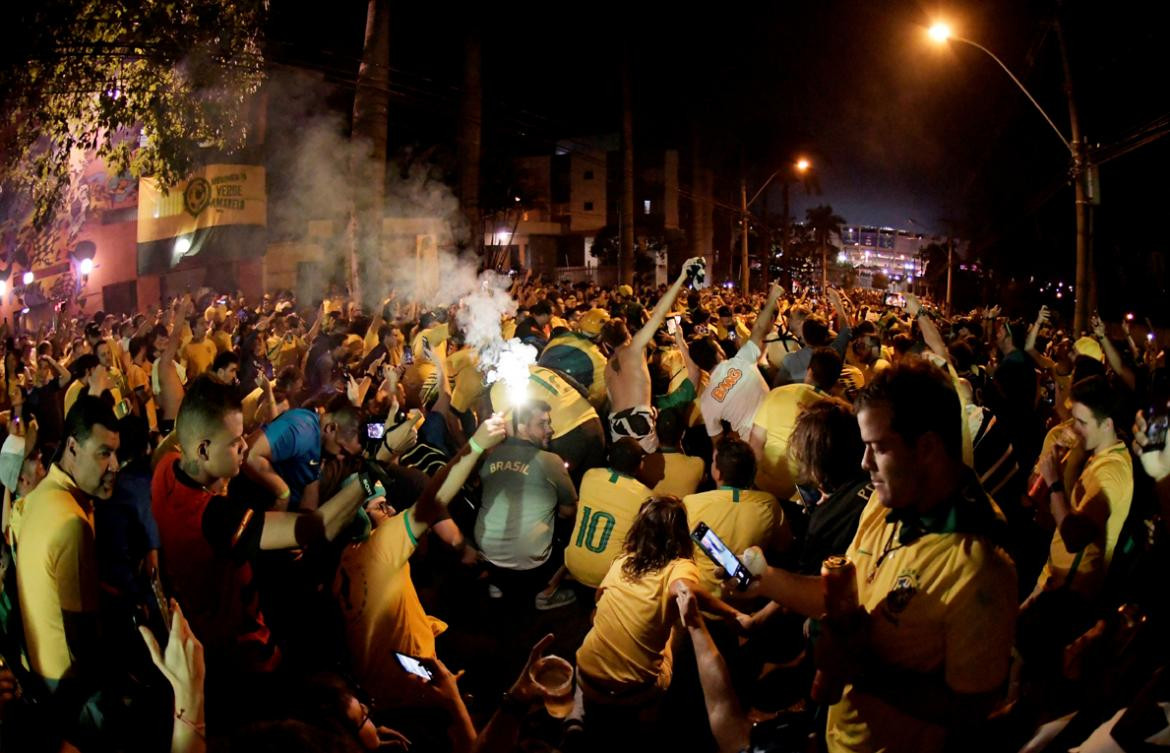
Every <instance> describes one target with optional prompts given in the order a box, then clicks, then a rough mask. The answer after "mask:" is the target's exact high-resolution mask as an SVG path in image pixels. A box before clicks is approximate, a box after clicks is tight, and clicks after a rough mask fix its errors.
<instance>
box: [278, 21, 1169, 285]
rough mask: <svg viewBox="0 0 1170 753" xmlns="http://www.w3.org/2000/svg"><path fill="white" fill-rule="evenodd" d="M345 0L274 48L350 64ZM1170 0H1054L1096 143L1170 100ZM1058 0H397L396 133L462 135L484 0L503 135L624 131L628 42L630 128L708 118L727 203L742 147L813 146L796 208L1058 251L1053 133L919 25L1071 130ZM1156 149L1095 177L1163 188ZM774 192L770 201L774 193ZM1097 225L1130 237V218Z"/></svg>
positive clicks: (755, 175)
mask: <svg viewBox="0 0 1170 753" xmlns="http://www.w3.org/2000/svg"><path fill="white" fill-rule="evenodd" d="M348 5H349V4H346V3H341V4H338V7H337V12H336V13H334V14H333V15H323V14H321V13H320V12H319V9H308V10H304V11H302V10H299V9H298V7H297V6H294V5H290V4H287V3H281V2H279V1H278V2H275V3H274V4H273V21H272V28H271V31H270V38H271V39H272V40H273V41H274V43H279V44H274V50H275V51H277V54H276V56H277V57H283V58H285V59H300V60H309V61H312V62H314V63H315V64H318V65H323V66H326V67H329V68H330V69H331V70H336V71H338V72H339V76H342V77H344V75H346V74H345V73H344V72H345V71H346V70H353V69H354V68H355V67H356V59H357V56H358V55H359V54H360V49H361V38H362V32H363V27H364V15H365V8H364V5H360V4H353V5H354V7H347V6H348ZM1164 5H1167V4H1165V3H1154V2H1137V1H1136V0H1113V1H1110V2H1106V1H1105V0H1083V1H1079V2H1078V1H1076V0H1066V1H1065V3H1064V6H1063V7H1062V8H1061V10H1060V16H1061V18H1062V19H1063V20H1064V23H1065V30H1066V37H1067V39H1068V46H1069V49H1070V56H1071V61H1072V69H1073V77H1074V83H1075V86H1076V96H1077V100H1078V104H1079V106H1080V110H1081V120H1082V122H1083V125H1084V130H1085V133H1086V135H1087V136H1088V137H1089V139H1090V141H1092V142H1100V143H1102V144H1106V145H1109V144H1113V143H1115V142H1117V141H1118V140H1119V139H1121V138H1123V137H1124V136H1126V135H1127V134H1130V133H1132V132H1133V131H1134V130H1135V129H1137V128H1138V127H1139V126H1142V125H1143V124H1147V123H1149V122H1151V121H1152V120H1153V119H1155V118H1157V117H1159V116H1165V115H1167V114H1170V95H1168V94H1167V92H1170V80H1168V79H1170V74H1168V71H1170V66H1168V65H1167V64H1166V62H1165V60H1164V59H1163V58H1162V53H1161V50H1162V49H1163V44H1162V40H1161V36H1162V35H1163V34H1164V29H1165V20H1166V19H1165V18H1162V17H1161V16H1160V15H1159V13H1161V14H1162V15H1165V11H1160V10H1159V9H1161V8H1162V7H1163V6H1164ZM359 6H360V7H359ZM1057 6H1058V2H1057V0H949V1H948V2H945V3H940V2H916V1H915V0H819V1H818V0H787V1H785V2H774V3H759V4H757V3H717V4H702V5H699V6H694V7H691V6H686V5H684V4H680V3H664V2H640V3H628V2H625V3H617V2H600V3H547V2H531V1H527V0H526V1H524V2H517V3H507V4H493V5H491V6H490V7H487V8H479V7H478V6H476V7H477V8H478V10H471V7H472V6H471V5H470V4H468V6H467V7H466V8H464V9H462V10H460V9H457V8H453V7H452V6H451V5H450V4H446V3H403V2H394V1H393V0H392V1H391V9H392V32H391V37H392V39H391V44H392V52H391V58H392V60H391V63H392V89H393V91H394V93H395V100H394V105H393V106H394V111H393V112H392V123H391V141H392V146H393V145H394V144H395V143H397V145H398V146H400V147H401V146H403V145H404V143H412V144H415V145H418V146H422V147H424V148H425V147H426V146H428V145H429V144H428V142H430V143H432V144H440V145H442V144H446V145H447V146H449V145H450V144H451V143H452V141H453V136H454V133H455V126H456V123H457V117H458V102H459V87H460V84H461V77H462V72H461V71H462V60H463V54H462V52H463V37H464V31H465V28H466V26H467V24H468V23H469V19H470V18H471V17H472V16H471V14H473V13H480V14H482V15H481V17H480V18H479V23H481V24H482V28H483V51H484V69H483V81H484V110H485V112H484V129H485V144H486V145H488V146H489V147H498V149H497V151H498V152H499V153H507V152H523V151H540V150H542V149H547V148H548V145H549V144H550V143H551V142H552V141H555V140H556V139H557V138H563V137H571V136H581V135H588V134H593V133H605V132H608V133H615V132H617V131H618V130H619V128H620V114H621V110H620V61H621V59H622V50H623V48H624V49H628V50H629V51H630V55H631V60H632V61H633V71H634V77H635V80H634V96H635V102H636V104H635V109H636V120H635V138H636V143H638V144H643V145H647V146H669V147H676V148H681V149H683V150H684V152H685V151H686V149H687V148H688V147H689V145H690V143H691V141H690V139H691V126H692V124H698V127H699V131H700V133H701V139H702V145H703V151H704V153H705V156H706V161H707V162H708V164H710V165H711V166H712V167H713V168H714V169H715V170H716V173H717V184H716V190H717V191H718V192H720V194H721V196H720V198H721V199H722V200H724V201H728V202H730V201H734V197H735V191H736V189H737V187H738V179H739V176H740V174H741V165H743V169H744V171H745V172H746V174H747V175H748V183H749V185H752V186H756V185H759V183H760V182H762V181H763V179H764V178H765V177H767V175H769V174H770V173H771V172H772V171H773V170H774V169H776V168H777V167H779V166H780V165H783V164H785V163H786V162H787V161H790V160H792V159H793V158H795V157H796V156H797V155H800V154H806V155H808V156H809V157H810V158H811V159H812V160H813V161H814V163H815V165H816V167H817V171H818V178H819V183H820V187H821V190H822V193H821V195H819V196H811V197H804V196H802V195H801V192H800V191H794V192H793V208H794V214H796V215H798V216H799V215H800V214H802V213H803V209H804V208H805V207H807V206H810V205H815V204H818V203H829V204H832V205H833V207H834V209H835V210H836V211H837V213H838V214H840V215H843V216H844V217H845V218H846V220H847V221H849V222H850V223H856V224H881V225H893V226H896V227H903V228H913V227H914V226H912V225H911V224H910V222H909V220H908V218H913V219H914V220H915V221H916V222H917V223H918V225H917V227H918V228H921V229H927V230H932V231H942V230H943V229H944V228H945V224H946V223H945V221H946V220H954V221H955V222H956V223H958V224H959V226H960V229H961V231H962V232H963V233H964V234H965V235H968V236H984V237H985V239H989V240H985V241H984V242H985V243H990V244H991V245H993V246H994V245H996V244H998V245H999V246H1000V247H1004V248H1001V252H1002V251H1004V250H1005V248H1006V246H1007V245H1010V243H1008V242H1007V241H1005V240H1004V239H1013V238H1021V239H1024V240H1023V241H1022V242H1024V243H1026V245H1028V246H1029V247H1031V248H1035V249H1037V250H1038V251H1037V253H1038V254H1039V255H1040V256H1043V254H1044V253H1053V254H1058V255H1059V254H1063V253H1064V246H1065V244H1067V243H1068V242H1069V239H1070V238H1071V224H1072V222H1071V215H1072V210H1071V206H1072V190H1071V188H1070V187H1068V185H1067V180H1066V174H1067V168H1068V162H1069V160H1068V156H1067V152H1066V151H1065V149H1064V147H1063V146H1062V145H1061V143H1060V141H1059V140H1058V139H1057V138H1056V135H1055V134H1053V133H1052V132H1051V130H1050V129H1049V126H1048V125H1046V124H1045V123H1044V121H1043V120H1042V118H1041V117H1040V115H1039V114H1038V113H1037V112H1035V110H1034V109H1033V108H1032V106H1031V105H1030V104H1029V103H1028V102H1027V100H1026V99H1025V98H1024V97H1023V95H1022V94H1021V93H1020V92H1019V91H1018V90H1017V89H1016V88H1015V86H1014V85H1013V84H1012V83H1011V81H1010V80H1009V78H1008V77H1007V76H1006V75H1005V74H1004V73H1003V72H1002V71H1001V70H1000V69H999V68H998V66H997V65H996V64H995V62H994V61H993V60H991V59H990V58H989V57H987V56H986V55H984V54H983V53H982V52H979V51H978V50H975V49H973V48H970V47H968V46H965V45H962V44H958V43H954V42H952V43H951V44H950V45H948V46H946V47H941V48H940V47H938V46H936V45H933V44H932V43H931V42H930V41H929V40H928V39H927V37H926V35H925V29H926V27H927V26H928V25H929V23H930V21H931V20H932V19H934V18H945V19H946V20H948V21H949V22H950V23H951V25H952V27H953V28H954V31H955V33H956V34H959V35H962V36H966V37H969V38H971V39H973V40H977V41H979V42H980V43H982V44H984V45H985V46H986V47H988V48H989V49H991V50H992V51H994V52H995V53H996V54H997V55H999V56H1000V57H1001V59H1002V60H1003V61H1004V62H1005V63H1006V64H1007V66H1008V67H1009V68H1011V69H1012V70H1013V71H1014V72H1015V73H1016V74H1017V75H1018V76H1019V77H1020V78H1021V80H1022V81H1023V82H1024V84H1025V85H1026V86H1027V87H1028V88H1029V89H1030V90H1031V91H1032V92H1033V94H1034V95H1035V96H1036V98H1037V99H1038V100H1039V102H1040V104H1041V105H1042V106H1043V107H1044V109H1045V110H1046V111H1047V112H1048V113H1049V114H1050V115H1051V117H1052V118H1053V120H1054V121H1055V123H1056V125H1057V126H1058V127H1059V129H1060V130H1061V131H1062V132H1063V133H1065V134H1066V135H1067V134H1068V133H1069V125H1068V123H1069V118H1068V109H1067V105H1066V100H1065V98H1064V92H1063V88H1062V87H1063V75H1062V71H1061V66H1060V56H1059V48H1058V46H1057V42H1056V35H1055V32H1054V31H1053V26H1052V23H1051V20H1052V18H1053V16H1054V14H1055V13H1056V10H1057ZM348 75H352V74H348ZM1166 155H1167V150H1166V149H1165V148H1162V147H1160V146H1159V145H1158V144H1157V143H1156V144H1154V145H1153V146H1147V147H1143V149H1142V150H1139V151H1136V152H1133V153H1131V154H1129V155H1126V156H1124V157H1120V158H1118V159H1116V160H1114V161H1112V162H1110V163H1108V165H1107V166H1106V167H1104V168H1102V184H1103V191H1104V192H1105V195H1106V196H1108V197H1109V200H1110V201H1112V202H1114V207H1115V208H1116V207H1121V206H1138V207H1142V208H1143V209H1145V208H1146V207H1149V208H1151V209H1152V208H1153V207H1152V206H1149V196H1150V189H1151V187H1154V186H1160V185H1162V184H1163V183H1164V176H1165V174H1166V170H1165V168H1166V167H1170V165H1167V164H1166V162H1167V160H1166ZM684 159H685V157H684ZM1162 193H1164V192H1162ZM769 201H770V203H771V204H770V206H771V209H772V210H773V211H776V210H777V208H778V206H779V195H778V191H775V192H773V193H772V194H771V195H770V196H769ZM1102 214H1103V216H1102V221H1103V224H1102V226H1101V230H1102V231H1105V230H1108V229H1109V228H1111V227H1113V228H1124V227H1128V226H1130V225H1132V222H1127V221H1126V217H1124V216H1114V217H1112V219H1110V218H1109V217H1108V216H1105V215H1106V214H1107V213H1106V211H1105V209H1104V208H1103V209H1102ZM1133 219H1134V220H1136V217H1135V218H1133ZM1099 240H1102V241H1103V242H1107V243H1114V244H1121V245H1122V246H1126V245H1127V244H1130V243H1133V242H1135V241H1134V239H1133V238H1131V237H1129V236H1125V235H1124V233H1122V234H1121V235H1118V236H1117V237H1116V238H1113V237H1111V238H1108V239H1099ZM1012 242H1015V241H1012ZM1065 255H1066V254H1065ZM1060 258H1061V262H1060V263H1062V264H1063V263H1064V261H1063V258H1064V257H1063V256H1061V257H1060Z"/></svg>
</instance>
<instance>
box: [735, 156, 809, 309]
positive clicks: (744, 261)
mask: <svg viewBox="0 0 1170 753" xmlns="http://www.w3.org/2000/svg"><path fill="white" fill-rule="evenodd" d="M810 168H812V162H810V161H809V160H808V159H807V158H806V157H801V158H799V159H798V160H796V162H794V163H792V164H791V165H785V166H784V167H781V168H780V169H778V170H776V171H775V172H773V173H772V174H771V175H769V176H768V179H767V180H765V181H764V184H763V185H762V186H760V187H759V189H758V190H757V191H756V192H755V193H754V194H753V195H752V197H751V198H750V199H749V198H748V197H747V179H746V178H741V179H740V181H739V199H740V210H741V212H742V214H743V221H742V224H743V228H742V235H741V238H740V241H741V248H740V255H741V260H740V261H741V269H740V281H741V283H742V284H741V288H742V290H743V291H744V292H745V293H746V292H747V289H748V272H749V264H748V218H749V216H750V215H749V214H748V207H750V206H751V205H752V204H754V203H756V199H758V198H760V194H762V193H764V189H766V188H767V187H768V186H769V185H771V184H772V181H773V180H775V179H776V176H778V175H779V174H780V173H782V172H784V171H785V170H788V169H794V170H796V172H798V173H801V174H804V173H806V172H808V171H809V169H810ZM783 232H784V238H783V244H782V245H783V246H784V247H785V250H787V246H788V179H787V178H785V180H784V229H783ZM770 256H771V254H770V253H767V254H765V259H764V286H765V288H766V287H767V282H768V266H769V265H770V264H771V263H772V260H771V258H768V257H770Z"/></svg>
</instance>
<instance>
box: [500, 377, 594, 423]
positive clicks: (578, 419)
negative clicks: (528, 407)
mask: <svg viewBox="0 0 1170 753" xmlns="http://www.w3.org/2000/svg"><path fill="white" fill-rule="evenodd" d="M528 373H529V376H528V399H529V400H543V401H544V402H546V403H548V405H549V408H550V409H551V412H550V414H549V415H550V417H551V419H552V430H553V435H552V438H553V439H557V438H559V437H563V436H564V435H566V434H568V433H569V432H570V431H572V430H573V429H576V428H577V427H578V426H580V425H581V424H583V423H586V422H588V421H591V420H593V419H597V411H595V410H594V409H593V406H592V405H590V404H589V401H588V400H586V399H585V398H584V397H582V396H581V393H580V392H577V390H576V389H574V388H573V387H572V386H571V385H570V384H569V383H568V382H566V381H565V380H564V379H562V378H561V377H560V375H559V374H557V373H556V372H555V371H552V370H551V369H546V368H544V367H543V366H537V365H535V364H534V365H532V366H529V367H528ZM491 400H492V410H494V411H496V412H497V413H503V412H505V411H507V410H509V409H510V408H511V407H512V404H511V401H510V400H509V398H508V387H507V385H506V384H504V382H503V380H500V381H497V382H496V383H495V384H493V385H492V389H491ZM598 420H600V419H598Z"/></svg>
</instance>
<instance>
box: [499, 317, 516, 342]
mask: <svg viewBox="0 0 1170 753" xmlns="http://www.w3.org/2000/svg"><path fill="white" fill-rule="evenodd" d="M500 335H501V336H502V337H503V338H504V339H505V340H511V339H512V338H513V337H514V336H515V335H516V319H515V318H513V317H508V318H507V319H504V320H503V321H502V322H500Z"/></svg>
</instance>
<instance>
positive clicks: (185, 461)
mask: <svg viewBox="0 0 1170 753" xmlns="http://www.w3.org/2000/svg"><path fill="white" fill-rule="evenodd" d="M701 281H702V269H701V265H700V264H699V263H698V261H697V260H691V261H688V262H687V263H686V264H684V265H683V267H682V269H681V270H680V271H679V273H678V276H677V277H676V278H675V279H674V280H673V281H672V283H671V284H669V285H650V284H646V285H638V286H637V287H635V286H631V285H619V286H616V287H613V288H605V287H600V286H598V285H595V284H588V283H578V284H570V283H568V282H555V281H546V280H541V279H539V278H535V277H533V276H532V275H531V274H530V273H526V274H521V275H518V276H515V277H513V278H512V279H511V281H510V282H509V283H508V285H509V287H508V289H507V293H508V295H509V296H510V297H511V299H512V300H513V302H514V309H515V310H514V312H510V313H509V314H508V315H506V316H504V317H503V318H502V320H501V321H500V342H503V341H508V340H513V339H514V340H519V341H520V342H522V343H524V344H526V345H529V346H531V350H532V352H533V353H535V354H536V359H535V361H534V362H533V363H531V364H530V365H526V366H524V369H526V371H527V379H526V380H521V383H519V384H516V383H509V382H508V381H507V380H495V381H489V378H491V377H494V376H496V375H497V374H498V371H497V370H493V369H491V368H488V366H491V365H492V364H488V363H486V361H487V360H488V359H490V358H497V357H499V354H500V351H499V350H491V351H485V350H477V347H478V346H477V344H476V342H473V341H472V338H469V337H468V333H467V331H466V329H465V328H466V326H467V322H468V321H469V319H468V317H469V312H468V309H467V301H466V300H463V301H450V302H444V305H442V306H438V307H436V306H434V302H424V301H419V300H415V299H414V296H412V295H410V294H409V293H408V292H403V291H398V292H397V293H396V294H395V295H391V296H390V297H389V298H387V299H386V300H384V301H382V302H381V304H380V305H378V306H374V307H371V308H370V309H369V310H367V309H363V307H362V306H360V305H359V304H358V303H356V302H354V301H352V300H349V299H348V298H346V297H345V296H341V295H337V296H332V297H330V298H327V299H325V300H324V301H322V302H314V303H316V304H317V305H316V308H315V310H314V309H312V308H307V307H302V306H301V305H300V302H298V301H297V300H296V299H295V297H294V296H293V295H291V294H290V293H287V292H284V293H277V294H272V295H265V296H264V297H263V299H262V300H261V301H259V302H258V303H257V302H252V303H249V302H247V301H245V300H244V299H243V298H242V297H240V296H239V295H233V294H227V295H222V294H220V293H219V292H213V291H210V290H201V291H198V292H194V293H189V294H186V295H184V296H182V297H181V298H178V299H175V300H173V301H171V302H170V303H169V304H168V305H166V306H164V307H163V308H162V310H160V311H158V312H152V313H138V314H135V315H127V314H106V313H105V312H98V313H97V314H94V315H90V316H79V317H78V316H74V317H71V316H70V315H69V309H68V307H61V309H60V310H59V311H58V312H57V315H56V316H55V317H54V319H53V321H51V322H45V323H43V324H41V325H39V326H35V327H34V326H33V325H31V324H30V323H28V322H18V323H17V324H16V325H15V326H14V327H12V328H9V327H8V325H5V329H6V332H5V335H6V337H5V341H4V350H3V359H2V378H3V382H4V386H5V390H4V395H3V398H2V399H3V402H4V403H5V405H3V406H0V407H2V408H3V410H4V413H3V414H0V419H2V430H3V436H5V439H4V440H3V447H2V452H0V482H2V484H3V486H4V503H3V542H2V546H0V549H2V552H0V554H2V559H0V573H2V576H0V577H2V582H3V590H2V592H0V749H3V750H14V751H59V750H80V751H91V750H93V751H99V750H101V751H104V750H117V751H123V750H124V751H159V750H166V749H168V746H169V749H170V750H171V751H172V752H173V753H192V752H196V753H197V752H199V751H203V750H206V749H208V748H209V747H210V748H211V749H212V750H227V751H269V750H271V751H276V750H280V751H350V750H354V751H357V750H377V749H389V750H412V751H431V750H434V751H485V752H487V751H511V750H527V751H538V750H562V751H565V752H566V753H571V751H599V750H607V751H622V750H647V749H659V748H663V749H675V750H686V751H720V753H738V752H740V751H773V752H775V753H780V752H782V751H793V752H795V751H801V752H806V751H817V750H828V751H834V752H838V751H840V752H844V751H856V752H861V751H916V752H917V751H949V750H981V751H983V750H1013V751H1014V750H1026V751H1037V752H1038V751H1056V750H1061V751H1063V750H1068V749H1069V748H1072V747H1075V746H1077V745H1081V746H1082V747H1081V748H1080V750H1082V751H1115V750H1125V751H1138V750H1146V749H1147V748H1148V747H1149V746H1152V745H1165V744H1166V741H1167V734H1168V732H1167V727H1168V726H1170V725H1168V721H1167V715H1166V713H1165V711H1164V709H1165V708H1166V707H1167V704H1166V702H1167V701H1170V694H1168V693H1167V687H1166V684H1165V682H1164V681H1163V678H1164V677H1165V673H1164V666H1165V664H1166V661H1167V651H1166V646H1165V642H1164V641H1162V640H1159V639H1158V638H1157V636H1158V635H1164V634H1163V633H1161V630H1163V629H1165V625H1166V610H1165V606H1166V604H1167V595H1166V591H1165V589H1164V588H1162V587H1159V586H1158V583H1159V582H1161V577H1162V575H1163V574H1164V573H1165V572H1166V569H1165V566H1166V555H1165V551H1166V550H1165V544H1164V541H1165V534H1166V530H1165V517H1164V512H1163V510H1164V509H1165V505H1166V503H1167V497H1166V485H1165V484H1162V483H1160V482H1162V481H1163V480H1164V479H1165V478H1166V477H1167V476H1170V449H1168V448H1167V446H1166V429H1167V424H1168V423H1170V418H1168V415H1170V382H1168V380H1167V379H1166V373H1167V372H1166V364H1165V358H1164V353H1163V352H1162V351H1161V349H1160V346H1159V343H1158V336H1157V333H1156V332H1155V331H1154V330H1153V328H1152V326H1150V327H1149V328H1148V329H1147V328H1146V327H1143V326H1142V325H1141V324H1139V323H1137V322H1134V321H1132V317H1129V318H1126V319H1125V320H1123V321H1122V322H1121V323H1120V325H1119V326H1118V329H1117V330H1116V331H1113V332H1110V331H1109V328H1108V327H1107V326H1106V325H1105V324H1103V323H1102V322H1101V321H1100V319H1098V318H1096V317H1094V318H1093V320H1092V326H1091V329H1090V331H1087V332H1073V331H1070V329H1068V328H1066V327H1062V326H1060V325H1059V322H1057V321H1055V319H1056V317H1055V316H1054V315H1053V314H1052V313H1051V312H1049V310H1048V309H1047V308H1041V309H1040V310H1039V312H1036V313H1035V315H1034V316H1031V317H1030V320H1023V319H1017V318H1012V317H1009V316H1005V315H1004V313H1003V312H1001V311H1000V310H999V308H998V307H990V308H986V309H980V310H976V311H972V312H968V313H962V314H952V315H944V313H943V312H941V311H939V310H938V309H937V308H936V307H933V306H931V305H929V303H928V302H923V301H920V300H919V299H917V298H916V297H914V296H913V295H910V294H906V295H904V296H903V295H899V296H887V295H886V294H885V293H878V292H876V291H868V290H854V291H848V292H846V291H841V290H835V289H831V288H830V289H828V290H825V291H823V293H822V292H821V291H812V292H811V294H810V291H809V290H808V289H805V290H804V292H803V293H802V294H801V295H795V294H794V293H792V292H791V291H787V290H785V289H784V288H783V287H781V286H780V285H772V287H771V288H770V290H768V291H766V293H765V292H758V293H748V292H738V291H735V290H734V289H728V288H711V287H704V286H703V285H702V284H701ZM480 324H482V322H481V323H480ZM1135 337H1136V338H1138V340H1140V342H1141V344H1140V345H1139V344H1138V341H1135V339H1134V338H1135ZM524 369H522V371H521V373H523V370H524ZM515 381H516V380H515V379H513V382H515ZM553 655H555V656H559V657H561V658H562V659H565V660H567V661H568V664H565V663H564V662H563V661H562V662H558V661H557V660H555V659H553V658H551V656H553ZM1110 746H1112V747H1110Z"/></svg>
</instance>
